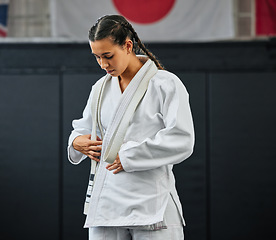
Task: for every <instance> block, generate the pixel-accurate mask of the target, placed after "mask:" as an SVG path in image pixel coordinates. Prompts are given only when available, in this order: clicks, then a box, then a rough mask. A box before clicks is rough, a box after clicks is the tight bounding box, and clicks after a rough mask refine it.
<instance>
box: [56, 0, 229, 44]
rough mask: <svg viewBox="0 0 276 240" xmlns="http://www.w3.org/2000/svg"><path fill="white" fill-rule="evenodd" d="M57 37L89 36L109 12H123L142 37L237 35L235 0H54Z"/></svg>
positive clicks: (171, 38)
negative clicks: (234, 14)
mask: <svg viewBox="0 0 276 240" xmlns="http://www.w3.org/2000/svg"><path fill="white" fill-rule="evenodd" d="M51 1H52V7H51V8H52V9H51V13H52V31H53V34H52V35H53V37H65V38H70V39H74V40H84V41H87V39H88V36H87V35H88V30H89V29H90V27H91V26H92V25H93V24H94V23H95V21H96V20H97V19H98V18H99V17H101V16H103V15H107V14H121V15H123V16H125V17H126V18H127V19H128V20H129V21H130V22H131V24H132V25H133V27H134V29H135V30H136V31H137V33H138V35H139V37H140V38H141V40H142V41H147V42H183V41H209V40H220V39H229V38H233V37H234V26H233V22H234V21H233V6H232V5H233V4H232V0H208V1H206V0H196V1H195V0H51Z"/></svg>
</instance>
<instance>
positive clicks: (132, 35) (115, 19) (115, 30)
mask: <svg viewBox="0 0 276 240" xmlns="http://www.w3.org/2000/svg"><path fill="white" fill-rule="evenodd" d="M88 37H89V40H90V41H92V42H94V41H97V40H102V39H104V38H108V37H109V38H111V39H112V40H113V42H114V43H115V44H118V45H120V46H123V45H124V43H125V41H126V39H127V38H129V39H130V40H131V41H132V42H133V51H134V53H135V54H141V53H142V54H146V55H147V56H148V57H149V58H150V59H151V60H152V61H153V62H154V63H155V65H156V66H157V68H158V69H164V67H163V66H162V64H161V63H160V62H159V61H158V60H157V58H156V57H155V56H154V55H153V53H152V52H150V51H149V50H148V49H147V48H146V47H145V45H144V44H143V43H142V42H141V40H140V38H139V37H138V34H137V33H136V31H135V30H134V28H133V27H132V25H131V24H130V23H129V22H128V21H127V20H126V19H125V18H124V17H123V16H121V15H106V16H103V17H101V18H99V19H98V20H97V22H96V23H95V24H94V25H93V26H92V27H91V29H90V30H89V36H88Z"/></svg>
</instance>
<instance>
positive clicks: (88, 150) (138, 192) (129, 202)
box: [68, 15, 194, 240]
mask: <svg viewBox="0 0 276 240" xmlns="http://www.w3.org/2000/svg"><path fill="white" fill-rule="evenodd" d="M89 43H90V47H91V50H92V54H93V55H94V56H95V57H96V60H97V61H98V64H99V65H100V67H101V68H102V69H104V70H105V71H106V72H107V75H106V76H104V77H103V78H101V79H99V80H98V81H97V82H96V84H95V85H94V86H93V87H92V91H91V93H90V96H89V99H88V102H87V105H86V107H85V109H84V112H83V117H82V118H81V119H79V120H74V121H73V128H74V129H73V131H72V133H71V135H70V137H69V145H68V157H69V160H70V161H71V162H72V163H73V164H78V163H80V162H81V161H82V160H84V159H85V158H86V157H89V158H90V159H91V160H92V161H91V163H92V169H91V177H90V183H89V187H88V194H87V199H86V204H85V213H86V214H87V218H86V222H85V227H87V228H89V239H92V240H102V239H108V240H109V239H110V240H113V239H114V240H115V239H117V240H130V239H132V240H142V239H143V240H144V239H145V240H146V239H151V240H155V239H156V240H157V239H160V240H161V239H162V240H164V239H166V240H170V239H171V240H183V239H184V233H183V226H184V224H185V223H184V219H183V217H182V208H181V204H180V201H179V197H178V195H177V192H176V189H175V179H174V175H173V172H172V167H173V165H174V164H177V163H180V162H182V161H183V160H185V159H187V158H188V157H189V156H190V155H191V153H192V151H193V145H194V130H193V122H192V116H191V111H190V107H189V99H188V93H187V91H186V89H185V87H184V85H183V84H182V82H181V81H180V80H179V79H178V78H177V77H176V76H175V75H174V74H172V73H170V72H168V71H165V70H164V69H163V67H162V66H161V65H160V63H159V62H158V61H157V60H156V58H155V57H154V56H153V54H152V53H150V52H149V51H148V49H146V48H145V46H144V45H143V44H142V43H141V41H140V39H139V37H138V36H137V33H136V32H135V30H134V29H133V27H132V26H131V24H130V23H129V22H128V21H127V20H126V19H125V18H124V17H122V16H120V15H110V16H104V17H102V18H100V19H99V20H98V21H97V22H96V24H95V25H94V26H93V27H92V28H91V29H90V31H89ZM137 51H140V52H142V53H143V54H144V55H143V56H137V55H136V53H137ZM91 135H92V137H91ZM96 163H97V166H96V167H95V165H96ZM95 171H96V174H95V176H94V173H95ZM92 185H93V187H92ZM92 189H93V190H92Z"/></svg>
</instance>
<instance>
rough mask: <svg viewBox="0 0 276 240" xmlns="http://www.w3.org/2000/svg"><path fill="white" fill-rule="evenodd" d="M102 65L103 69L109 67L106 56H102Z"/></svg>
mask: <svg viewBox="0 0 276 240" xmlns="http://www.w3.org/2000/svg"><path fill="white" fill-rule="evenodd" d="M99 64H100V66H101V69H106V68H107V67H108V62H107V60H106V59H104V58H101V59H100V62H99Z"/></svg>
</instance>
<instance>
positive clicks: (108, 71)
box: [106, 70, 114, 74]
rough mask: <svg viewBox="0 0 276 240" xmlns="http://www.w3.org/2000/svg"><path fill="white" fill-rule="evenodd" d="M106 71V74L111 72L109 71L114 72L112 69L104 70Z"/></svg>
mask: <svg viewBox="0 0 276 240" xmlns="http://www.w3.org/2000/svg"><path fill="white" fill-rule="evenodd" d="M106 72H107V73H108V74H111V73H113V72H114V70H106Z"/></svg>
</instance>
